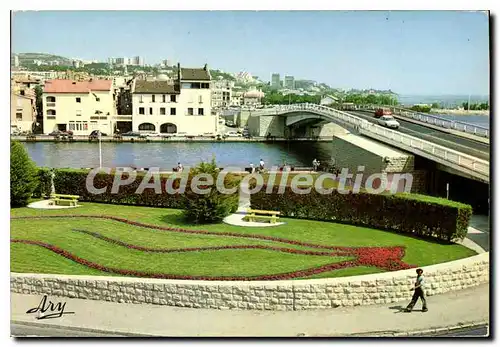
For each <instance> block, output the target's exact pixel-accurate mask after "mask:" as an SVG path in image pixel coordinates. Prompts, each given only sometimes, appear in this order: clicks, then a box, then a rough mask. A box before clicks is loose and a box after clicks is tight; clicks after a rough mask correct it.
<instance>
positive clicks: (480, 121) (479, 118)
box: [433, 114, 490, 129]
mask: <svg viewBox="0 0 500 347" xmlns="http://www.w3.org/2000/svg"><path fill="white" fill-rule="evenodd" d="M433 116H437V117H441V118H445V119H449V120H453V121H458V122H464V123H469V124H473V125H477V126H482V127H484V128H488V129H489V128H490V117H488V116H483V115H466V116H464V115H454V114H433Z"/></svg>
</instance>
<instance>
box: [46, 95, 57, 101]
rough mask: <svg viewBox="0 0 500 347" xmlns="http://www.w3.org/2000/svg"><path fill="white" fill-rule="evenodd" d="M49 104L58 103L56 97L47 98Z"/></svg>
mask: <svg viewBox="0 0 500 347" xmlns="http://www.w3.org/2000/svg"><path fill="white" fill-rule="evenodd" d="M47 102H56V97H55V96H47Z"/></svg>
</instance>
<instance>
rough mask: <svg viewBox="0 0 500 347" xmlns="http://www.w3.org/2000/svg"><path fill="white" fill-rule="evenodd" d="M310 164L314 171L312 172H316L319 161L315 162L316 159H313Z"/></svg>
mask: <svg viewBox="0 0 500 347" xmlns="http://www.w3.org/2000/svg"><path fill="white" fill-rule="evenodd" d="M312 164H313V170H314V171H318V168H319V161H318V160H316V158H314V160H313V162H312Z"/></svg>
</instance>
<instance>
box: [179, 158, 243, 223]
mask: <svg viewBox="0 0 500 347" xmlns="http://www.w3.org/2000/svg"><path fill="white" fill-rule="evenodd" d="M219 172H220V169H219V168H218V167H217V164H216V163H215V159H212V162H211V163H204V162H202V163H200V164H199V165H198V166H197V167H196V168H193V169H192V170H191V172H190V176H192V177H194V176H196V175H198V174H208V175H210V176H211V177H212V180H213V183H214V184H213V185H212V189H211V190H210V193H207V194H197V193H196V192H193V191H191V190H190V191H189V192H186V194H185V196H184V216H185V218H186V220H187V221H188V222H192V223H196V224H199V223H214V222H220V221H222V219H224V217H226V216H228V215H229V214H231V213H234V212H236V210H237V209H238V195H237V194H232V195H229V194H223V193H221V192H219V191H218V190H217V189H216V187H215V182H217V176H218V174H219ZM237 184H238V182H237V180H236V179H231V178H230V179H229V180H226V185H225V186H226V188H228V189H230V188H234V187H236V186H237ZM199 187H200V189H206V188H209V186H206V185H199Z"/></svg>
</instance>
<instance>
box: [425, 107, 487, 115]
mask: <svg viewBox="0 0 500 347" xmlns="http://www.w3.org/2000/svg"><path fill="white" fill-rule="evenodd" d="M429 113H432V114H435V115H443V114H452V115H454V116H489V115H490V110H478V111H467V110H453V109H434V108H433V109H431V111H430V112H429Z"/></svg>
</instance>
